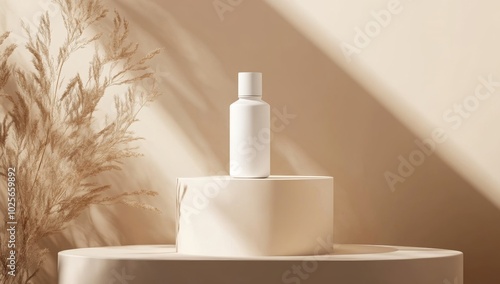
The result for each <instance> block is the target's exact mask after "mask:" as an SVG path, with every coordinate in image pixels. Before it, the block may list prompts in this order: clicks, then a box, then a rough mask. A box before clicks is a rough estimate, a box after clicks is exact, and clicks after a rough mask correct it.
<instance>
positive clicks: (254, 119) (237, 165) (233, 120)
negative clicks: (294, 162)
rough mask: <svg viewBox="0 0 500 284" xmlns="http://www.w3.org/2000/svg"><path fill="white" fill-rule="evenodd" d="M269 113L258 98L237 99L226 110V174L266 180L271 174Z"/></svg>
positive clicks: (266, 106) (267, 107)
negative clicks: (227, 167)
mask: <svg viewBox="0 0 500 284" xmlns="http://www.w3.org/2000/svg"><path fill="white" fill-rule="evenodd" d="M270 117H271V112H270V106H269V104H267V103H266V102H264V101H263V100H262V99H261V98H260V97H248V98H244V97H240V99H239V100H237V101H236V102H234V103H233V104H231V106H230V110H229V133H230V134H229V140H230V141H229V148H230V149H229V156H230V157H229V159H230V169H229V174H230V175H231V176H232V177H242V178H244V177H246V178H266V177H268V176H269V174H270V171H271V125H270V124H271V123H270V120H271V118H270Z"/></svg>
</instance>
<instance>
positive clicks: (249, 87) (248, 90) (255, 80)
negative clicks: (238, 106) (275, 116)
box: [238, 72, 262, 97]
mask: <svg viewBox="0 0 500 284" xmlns="http://www.w3.org/2000/svg"><path fill="white" fill-rule="evenodd" d="M254 96H255V97H260V96H262V73H260V72H239V73H238V97H254Z"/></svg>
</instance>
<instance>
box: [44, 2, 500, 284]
mask: <svg viewBox="0 0 500 284" xmlns="http://www.w3.org/2000/svg"><path fill="white" fill-rule="evenodd" d="M109 3H110V7H113V6H116V7H117V9H118V10H119V11H121V12H123V13H124V15H125V16H126V17H127V18H128V19H129V20H130V22H131V27H132V29H133V31H132V37H134V38H135V39H136V40H137V41H139V42H141V43H143V46H147V47H156V46H163V47H165V50H164V53H163V55H162V56H161V58H159V59H157V60H156V61H155V63H156V64H158V65H157V66H156V67H155V68H156V70H155V71H156V72H157V73H158V76H160V78H159V79H160V80H161V88H162V90H163V92H164V93H165V95H164V96H162V97H160V98H159V100H158V101H157V102H156V103H155V105H154V106H153V107H152V108H151V109H149V110H146V111H147V112H151V113H154V115H153V114H151V116H150V117H149V118H146V121H148V122H151V121H153V122H154V125H152V128H156V126H157V125H158V127H162V126H161V125H169V127H170V128H169V129H167V130H169V132H168V133H162V132H160V131H156V132H155V131H154V130H152V132H141V131H146V130H142V128H140V129H139V128H138V132H139V133H140V134H142V133H147V135H143V136H144V137H145V138H146V142H144V144H143V145H142V149H141V150H142V152H144V153H145V157H144V158H142V159H138V160H133V161H132V160H131V161H130V163H128V164H127V166H126V169H125V170H124V174H125V175H121V176H120V177H116V176H113V175H109V176H107V177H106V179H105V180H106V181H109V182H114V184H117V185H118V186H117V187H115V190H135V189H137V186H138V185H139V186H140V185H143V186H144V185H147V186H148V187H150V188H152V189H155V190H159V191H161V195H162V199H161V201H157V202H158V204H157V205H160V206H165V207H166V208H167V209H166V210H164V212H165V214H164V215H162V216H152V215H151V214H150V213H148V212H143V211H140V210H135V209H129V208H126V207H120V206H116V207H109V208H108V207H107V208H93V209H91V210H90V212H88V213H86V214H85V215H84V216H82V217H80V219H79V220H78V221H77V222H74V226H72V227H71V228H68V230H66V231H65V232H64V233H63V234H61V235H59V236H57V237H53V238H51V239H49V240H47V245H49V247H50V248H51V251H52V255H53V258H52V262H51V264H49V266H50V268H49V270H50V272H49V274H48V275H40V277H48V278H46V279H49V278H50V277H51V276H50V275H53V273H55V258H54V256H55V254H56V252H57V251H59V250H62V249H67V248H70V247H76V246H98V245H99V246H100V245H119V244H138V243H165V242H167V241H168V242H169V243H173V242H174V235H173V234H174V231H175V227H174V222H173V217H174V216H175V215H174V211H173V210H174V208H175V206H174V198H173V196H175V179H176V177H177V176H193V175H197V174H216V173H220V172H221V171H222V170H227V162H226V161H227V160H228V151H227V149H228V141H227V140H228V133H227V132H228V105H229V104H230V103H231V102H233V101H234V100H235V99H236V73H237V72H238V71H262V72H263V73H264V99H265V100H266V101H267V102H269V103H270V104H271V105H272V106H273V107H274V108H275V110H274V112H273V113H274V114H273V115H274V116H275V117H276V119H279V120H278V121H279V122H280V123H282V124H281V126H283V127H279V128H276V131H274V133H273V135H274V137H273V139H274V142H273V148H272V149H273V150H272V151H273V156H272V172H273V173H275V174H279V173H283V174H329V175H333V176H334V177H335V190H336V192H335V206H336V208H335V214H336V216H335V230H336V232H335V242H337V243H371V244H394V245H414V246H425V247H441V248H449V249H457V250H461V251H463V252H464V253H465V259H466V266H465V281H467V282H472V281H473V280H474V283H498V282H499V280H500V275H498V273H496V268H497V267H499V266H500V260H498V258H497V257H496V255H495V252H496V251H499V250H500V244H499V243H498V240H499V239H500V226H498V224H500V211H499V210H498V209H497V208H495V207H494V206H493V205H492V203H491V202H489V201H488V200H486V199H485V198H484V197H483V196H482V195H480V194H479V193H478V192H477V191H476V189H474V188H473V187H472V186H471V185H470V184H469V183H468V182H467V181H466V180H465V179H464V178H462V177H461V176H459V175H457V174H456V173H455V172H454V171H453V170H452V169H451V168H450V167H449V166H448V165H447V164H446V163H444V162H443V160H442V159H441V158H440V157H438V156H437V155H432V156H430V157H428V158H427V159H426V160H425V162H424V163H423V164H422V165H421V166H419V167H418V168H417V169H416V170H415V173H414V174H413V175H412V176H410V177H408V178H407V179H406V180H405V181H404V183H401V184H398V185H397V186H396V190H395V191H394V192H393V191H391V189H390V186H389V185H388V184H387V182H386V180H385V177H384V172H385V171H387V170H390V171H394V170H395V169H397V167H398V163H399V161H398V156H399V155H403V156H407V155H408V153H410V152H411V151H412V150H414V149H415V144H414V140H415V139H416V137H415V135H414V133H412V132H411V131H409V130H408V129H407V128H406V127H405V126H404V125H403V124H402V123H401V122H400V121H398V119H397V118H395V117H394V116H393V115H391V114H390V113H389V112H388V111H387V110H386V109H384V108H383V107H382V106H381V105H380V104H379V103H378V102H377V101H376V100H375V99H374V98H373V96H372V95H371V94H370V92H369V91H368V90H365V89H363V88H362V87H361V86H360V85H359V84H358V83H357V82H356V81H355V80H354V79H353V78H350V77H349V76H348V75H347V74H346V73H345V72H344V71H343V70H341V69H340V68H339V67H338V65H337V64H336V63H335V62H333V61H332V60H331V59H330V58H329V57H328V56H326V55H325V54H324V53H323V52H322V51H320V50H319V49H318V48H317V47H316V46H314V45H313V44H312V43H311V42H310V41H309V40H308V39H307V38H306V37H304V36H303V35H302V34H300V33H299V32H298V31H297V30H296V29H294V28H293V27H292V25H290V24H289V23H288V22H286V21H285V20H284V19H283V18H282V17H281V16H280V15H279V14H277V13H276V12H275V11H274V10H273V9H272V8H271V7H270V6H268V5H267V4H265V2H261V1H244V2H242V3H241V4H240V5H239V6H236V7H233V8H234V9H233V10H231V11H228V12H226V13H225V14H224V19H223V21H221V19H220V18H219V16H218V14H217V12H216V11H215V9H214V7H213V4H212V1H209V0H206V1H195V0H186V1H160V0H152V1H145V2H141V4H140V6H139V5H138V4H137V2H135V1H132V0H126V1H111V2H109ZM284 113H285V114H284ZM286 114H288V116H287V115H286ZM148 115H149V114H148ZM160 117H161V118H162V119H161V120H159V119H158V118H160ZM154 118H156V119H157V120H156V121H155V120H154ZM148 119H151V121H149V120H148ZM140 123H144V121H143V122H140ZM138 127H144V128H148V127H149V125H147V126H144V125H142V126H141V125H139V126H138ZM149 141H153V142H149ZM148 143H153V144H154V145H155V146H154V147H153V148H147V147H148V145H150V144H148ZM166 143H169V144H166ZM170 143H171V144H170ZM161 145H163V147H164V148H168V149H164V148H162V146H161ZM174 146H175V147H174ZM155 151H158V152H155ZM158 157H159V158H158ZM193 167H196V168H195V169H193ZM144 172H147V174H144ZM123 176H125V177H127V179H126V180H123V179H121V178H122V177H123ZM135 178H137V181H135ZM131 180H132V182H131ZM90 240H92V241H90ZM449 277H453V275H450V276H449Z"/></svg>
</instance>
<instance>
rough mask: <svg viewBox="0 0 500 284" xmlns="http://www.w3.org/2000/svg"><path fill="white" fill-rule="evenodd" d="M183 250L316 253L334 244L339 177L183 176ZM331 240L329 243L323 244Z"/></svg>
mask: <svg viewBox="0 0 500 284" xmlns="http://www.w3.org/2000/svg"><path fill="white" fill-rule="evenodd" d="M177 213H178V216H177V224H178V226H177V228H178V230H177V249H178V252H179V253H186V254H193V255H206V256H271V255H314V254H323V253H330V252H331V251H328V250H326V249H325V248H326V247H328V248H330V249H331V248H332V245H333V239H332V236H333V178H332V177H327V176H270V177H268V178H257V179H256V178H233V177H229V176H207V177H195V178H179V179H178V182H177ZM321 242H328V243H329V245H328V246H324V245H323V246H321V245H318V244H319V243H321Z"/></svg>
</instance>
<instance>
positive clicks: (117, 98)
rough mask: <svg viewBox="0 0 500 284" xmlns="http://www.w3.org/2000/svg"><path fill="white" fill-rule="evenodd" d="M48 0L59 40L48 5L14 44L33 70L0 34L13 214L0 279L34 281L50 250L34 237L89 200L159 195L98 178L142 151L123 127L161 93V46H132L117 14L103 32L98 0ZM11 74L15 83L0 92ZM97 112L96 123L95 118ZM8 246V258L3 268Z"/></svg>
mask: <svg viewBox="0 0 500 284" xmlns="http://www.w3.org/2000/svg"><path fill="white" fill-rule="evenodd" d="M54 2H55V3H56V4H57V5H58V7H59V9H60V16H61V18H62V22H63V23H64V31H65V33H66V34H65V38H64V40H63V42H62V43H60V44H58V43H55V41H53V34H54V33H55V28H54V26H53V25H51V22H50V18H49V15H48V13H46V14H45V15H43V16H42V17H41V19H40V23H39V26H38V28H37V30H36V31H32V30H30V29H29V28H28V27H24V30H25V33H26V35H27V38H28V39H27V43H26V46H25V47H24V49H22V50H20V52H26V53H28V54H29V55H30V57H31V63H32V66H31V68H30V69H23V68H20V67H17V66H16V65H14V64H11V63H9V57H10V56H11V55H12V54H13V52H14V51H16V52H17V50H19V49H21V48H20V47H17V46H16V45H14V44H7V42H8V40H9V33H4V34H3V35H1V36H0V95H1V96H2V98H1V99H2V100H3V102H5V103H2V104H3V107H4V108H5V113H4V116H3V118H2V119H1V123H0V155H1V156H0V176H1V177H2V180H3V181H2V182H1V185H0V187H2V191H1V192H2V193H1V196H0V210H1V212H8V210H11V211H12V208H14V211H12V212H13V214H9V215H8V216H6V217H8V218H9V221H13V222H15V223H12V225H10V224H6V223H3V224H2V225H1V228H0V239H1V240H2V245H1V246H0V247H1V250H0V251H1V258H0V263H1V268H0V272H1V274H0V282H1V283H33V282H34V281H33V279H34V278H33V277H34V276H35V275H37V273H38V272H39V271H40V269H41V266H42V264H43V262H44V256H45V255H46V254H47V253H48V251H47V249H45V248H44V247H42V246H41V245H40V243H41V241H42V240H43V239H45V238H47V237H49V236H51V235H53V234H55V233H57V232H60V231H62V230H63V229H64V228H65V227H66V226H67V225H68V224H69V223H70V222H71V221H72V220H74V219H76V218H77V217H78V216H79V215H80V214H81V213H82V212H83V211H84V210H85V209H87V208H89V206H91V205H111V204H117V203H122V204H126V205H129V206H133V207H137V208H141V209H146V210H152V211H155V212H159V210H158V209H157V208H156V207H154V206H151V205H149V204H147V203H145V202H142V201H137V199H136V198H135V197H137V196H156V195H157V192H156V191H152V190H148V189H139V190H136V191H131V192H120V193H116V194H110V189H111V188H112V184H103V183H100V182H98V180H99V179H97V177H99V176H100V175H102V174H104V173H106V172H109V171H113V170H120V165H121V163H122V162H123V160H124V159H126V158H131V157H138V156H140V154H139V153H138V152H137V148H135V147H133V146H130V145H131V144H132V142H134V141H136V140H138V139H140V138H139V137H137V136H136V135H135V134H134V133H133V132H132V131H131V130H130V127H131V125H133V124H134V123H135V122H136V121H137V119H136V117H137V114H138V113H139V112H140V111H141V109H142V108H143V107H145V106H146V105H147V104H148V103H150V102H152V101H153V100H154V99H155V98H156V97H157V96H158V95H159V92H158V90H157V88H156V83H155V77H154V76H153V75H154V74H153V73H152V72H150V71H149V70H150V68H149V66H148V63H149V61H150V60H151V59H152V58H154V57H155V56H156V55H157V54H158V53H159V50H154V51H152V52H150V53H149V54H147V55H146V56H139V52H138V49H139V45H138V44H137V43H133V42H130V41H129V40H128V33H129V26H128V22H127V21H126V20H125V19H123V18H122V17H121V16H120V14H118V13H117V12H115V13H114V16H113V28H112V30H111V31H102V30H100V29H99V27H100V26H99V25H98V24H99V22H101V21H102V20H104V19H105V18H106V17H108V14H109V13H108V10H107V9H106V8H105V7H104V6H103V5H102V4H101V1H100V0H90V1H87V0H56V1H54ZM82 50H86V51H88V50H90V53H89V54H90V55H89V57H87V56H82ZM75 58H76V60H78V61H79V62H80V63H82V62H86V61H85V58H88V60H87V62H86V66H85V68H84V69H85V71H82V72H78V73H76V74H73V75H70V74H68V73H67V72H65V68H66V67H67V66H68V65H70V64H71V63H70V62H72V61H71V60H75ZM81 70H82V69H81ZM146 81H147V82H148V84H144V82H146ZM9 82H11V83H12V84H13V85H15V86H16V90H17V91H15V92H10V93H7V92H6V91H5V86H6V85H7V84H8V83H9ZM110 96H111V97H112V98H113V99H114V108H113V110H111V111H110V110H108V111H107V112H103V111H100V110H99V104H101V103H102V101H103V100H105V99H106V98H107V97H110ZM100 116H103V117H104V119H103V120H104V124H103V125H102V124H99V123H98V122H97V119H96V118H98V117H100ZM5 186H7V188H5V190H3V189H4V187H5ZM6 193H7V196H6ZM11 211H9V212H11ZM10 226H14V227H15V242H12V244H13V245H12V246H10V247H9V246H7V245H5V244H6V243H5V244H4V242H5V241H6V240H9V237H10V233H9V231H7V228H9V227H10ZM11 240H12V238H11ZM12 251H13V252H15V261H14V263H15V266H11V267H9V266H8V265H9V264H10V263H9V260H8V259H7V258H8V257H9V256H10V255H11V254H12V253H11V252H12ZM11 268H15V271H14V272H13V270H11ZM14 274H15V276H13V275H14Z"/></svg>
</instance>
